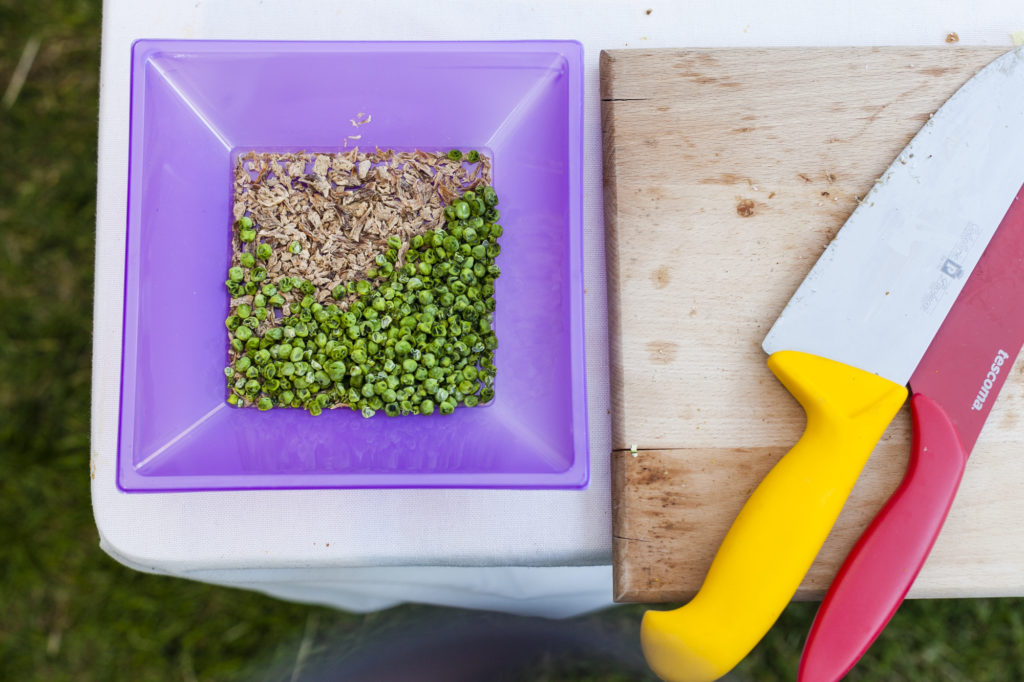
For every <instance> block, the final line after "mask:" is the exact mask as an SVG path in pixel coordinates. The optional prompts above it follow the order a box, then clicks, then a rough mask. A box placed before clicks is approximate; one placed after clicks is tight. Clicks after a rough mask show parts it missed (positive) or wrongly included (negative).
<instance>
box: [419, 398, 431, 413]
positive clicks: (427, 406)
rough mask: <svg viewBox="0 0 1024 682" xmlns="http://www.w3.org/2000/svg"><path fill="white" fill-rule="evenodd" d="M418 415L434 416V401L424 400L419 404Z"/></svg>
mask: <svg viewBox="0 0 1024 682" xmlns="http://www.w3.org/2000/svg"><path fill="white" fill-rule="evenodd" d="M420 414H434V401H433V400H424V401H423V402H422V403H420Z"/></svg>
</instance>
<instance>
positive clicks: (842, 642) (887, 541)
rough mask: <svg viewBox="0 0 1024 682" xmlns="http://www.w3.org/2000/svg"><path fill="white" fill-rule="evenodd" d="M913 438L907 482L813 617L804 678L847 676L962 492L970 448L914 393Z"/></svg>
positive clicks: (935, 407)
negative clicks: (961, 481)
mask: <svg viewBox="0 0 1024 682" xmlns="http://www.w3.org/2000/svg"><path fill="white" fill-rule="evenodd" d="M910 404H911V406H912V408H913V410H912V411H913V418H914V443H913V448H912V450H911V456H910V465H909V466H908V467H907V473H906V475H905V476H904V477H903V482H902V483H901V484H900V487H899V488H898V489H897V490H896V492H895V493H893V495H892V497H890V498H889V501H888V502H887V503H886V504H885V506H884V507H882V510H881V511H880V512H879V513H878V516H876V517H875V519H874V521H872V522H871V525H870V526H868V529H867V530H865V531H864V534H863V535H861V536H860V539H859V540H858V541H857V544H856V545H855V546H854V548H853V549H852V550H851V551H850V554H849V556H847V558H846V561H845V562H844V563H843V567H842V569H841V570H840V571H839V574H838V575H837V576H836V579H835V580H834V581H833V583H832V586H831V587H830V588H829V591H828V594H827V595H826V596H825V600H824V601H823V602H822V603H821V607H820V608H819V609H818V615H817V616H815V618H814V624H813V625H812V626H811V632H810V634H809V635H808V637H807V643H806V644H805V645H804V653H803V656H802V658H801V660H800V672H799V676H798V678H797V679H798V680H799V682H827V681H834V680H838V679H840V678H841V677H842V676H843V675H845V674H846V673H847V672H849V671H850V669H851V668H852V667H853V666H854V665H855V664H856V663H857V661H858V660H859V659H860V657H861V656H863V655H864V652H865V651H867V650H868V648H869V647H870V646H871V643H872V642H874V641H875V638H877V637H878V635H879V633H880V632H882V630H883V629H884V628H885V626H886V624H887V623H888V622H889V620H890V619H891V618H892V616H893V614H894V613H896V609H898V608H899V606H900V603H901V602H902V601H903V597H905V596H906V594H907V591H908V590H909V589H910V586H911V585H912V584H913V582H914V579H915V578H917V574H918V573H919V572H920V571H921V566H923V565H924V561H925V559H926V558H927V557H928V553H929V552H931V549H932V545H933V544H935V538H937V537H938V535H939V531H940V530H941V529H942V524H943V522H944V521H945V520H946V515H947V514H948V513H949V507H950V505H952V504H953V498H954V497H956V491H957V488H958V487H959V486H960V479H961V478H962V477H963V473H964V467H965V466H966V465H967V456H968V454H969V453H968V452H967V451H966V450H964V448H963V445H961V443H960V437H959V435H958V434H957V430H956V427H955V426H954V425H953V422H952V421H951V420H950V418H949V416H948V415H947V414H946V412H945V411H944V410H943V409H942V407H941V406H939V404H938V403H936V402H934V401H933V400H931V399H930V398H928V397H927V396H925V395H923V394H921V393H916V394H914V397H913V398H911V401H910Z"/></svg>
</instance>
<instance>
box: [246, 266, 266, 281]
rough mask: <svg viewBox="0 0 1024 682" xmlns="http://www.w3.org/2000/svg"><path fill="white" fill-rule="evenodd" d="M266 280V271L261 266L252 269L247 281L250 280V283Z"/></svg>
mask: <svg viewBox="0 0 1024 682" xmlns="http://www.w3.org/2000/svg"><path fill="white" fill-rule="evenodd" d="M266 278H267V270H266V268H264V267H262V266H260V267H255V268H253V269H252V270H250V271H249V279H250V280H251V282H262V281H263V280H265V279H266ZM251 282H250V283H251Z"/></svg>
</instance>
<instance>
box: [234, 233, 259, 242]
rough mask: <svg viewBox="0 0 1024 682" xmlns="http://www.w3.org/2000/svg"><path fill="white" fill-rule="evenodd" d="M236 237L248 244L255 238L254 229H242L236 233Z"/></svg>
mask: <svg viewBox="0 0 1024 682" xmlns="http://www.w3.org/2000/svg"><path fill="white" fill-rule="evenodd" d="M238 238H239V239H240V240H241V241H242V242H244V243H246V244H248V243H250V242H253V241H255V240H256V230H242V231H240V232H239V233H238Z"/></svg>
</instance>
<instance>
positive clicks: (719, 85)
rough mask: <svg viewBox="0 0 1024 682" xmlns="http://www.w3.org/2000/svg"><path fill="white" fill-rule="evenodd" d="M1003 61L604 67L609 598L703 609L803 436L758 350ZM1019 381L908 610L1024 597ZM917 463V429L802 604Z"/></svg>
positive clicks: (994, 420)
mask: <svg viewBox="0 0 1024 682" xmlns="http://www.w3.org/2000/svg"><path fill="white" fill-rule="evenodd" d="M1003 51H1004V50H1002V49H1001V48H960V47H952V46H950V47H944V48H926V49H908V48H863V49H761V50H747V49H729V50H618V51H610V52H605V53H603V54H602V56H601V97H602V129H603V139H604V192H605V222H606V226H607V254H608V278H609V279H608V290H609V317H610V320H609V322H610V349H611V388H612V425H613V433H612V437H613V448H614V452H613V453H612V476H613V479H612V480H613V491H612V494H613V514H614V538H615V539H614V567H615V579H614V585H615V587H614V596H615V599H616V600H618V601H647V602H661V601H681V600H685V599H688V598H689V597H691V596H692V595H693V594H694V593H695V592H696V591H697V589H698V588H699V586H700V584H701V582H702V580H703V578H704V575H705V573H706V571H707V568H708V566H709V565H710V563H711V559H712V557H713V556H714V553H715V551H716V550H717V548H718V545H719V544H720V543H721V541H722V538H723V537H724V536H725V533H726V531H727V530H728V528H729V525H730V524H731V523H732V520H733V518H734V517H735V516H736V514H737V513H738V511H739V509H740V507H741V506H742V505H743V502H744V501H745V500H746V497H747V496H748V494H749V493H750V492H751V490H752V489H753V488H754V487H755V486H756V485H757V483H758V482H760V480H761V479H762V478H763V477H764V475H765V474H766V473H767V472H768V470H769V469H770V468H771V467H772V465H773V464H774V463H775V462H776V461H777V460H778V459H779V458H780V457H781V456H782V455H783V454H785V452H786V451H787V450H788V449H789V447H790V446H791V445H792V444H793V443H794V442H796V440H797V439H798V438H799V436H800V433H801V431H802V429H803V425H804V416H803V412H802V411H801V409H800V408H799V406H798V405H797V403H796V402H795V401H794V400H793V399H792V398H791V397H790V396H789V394H788V393H787V392H786V391H785V389H783V388H782V386H781V385H780V384H779V383H778V382H777V381H776V379H775V378H774V376H773V375H772V374H771V373H770V372H769V370H768V369H767V367H766V366H765V355H764V353H763V352H762V350H761V347H760V344H761V340H762V338H763V337H764V335H765V333H766V332H767V330H768V329H769V327H770V326H771V324H772V322H773V321H774V320H775V318H776V317H777V316H778V314H779V312H780V311H781V310H782V308H783V307H784V305H785V304H786V302H787V301H788V300H789V297H790V296H791V295H792V293H793V292H794V291H795V290H796V288H797V286H798V285H799V283H800V281H801V280H802V279H803V277H804V275H805V274H806V273H807V271H808V270H809V269H810V267H811V266H812V265H813V264H814V262H815V260H816V259H817V257H818V255H819V254H820V253H821V251H822V250H823V249H824V247H825V245H826V244H827V243H828V242H829V240H831V238H832V237H833V236H834V235H835V233H836V232H837V231H838V230H839V228H840V227H841V226H842V224H843V222H844V221H845V220H846V218H847V216H848V215H849V214H850V213H851V211H852V210H853V209H854V207H855V206H856V204H857V201H858V199H859V198H860V197H863V196H864V195H865V194H866V193H867V192H868V190H869V189H870V188H871V186H872V183H873V182H874V181H875V179H876V178H877V177H878V176H879V175H880V174H881V173H882V172H883V171H884V170H885V168H886V167H887V166H888V165H889V163H890V162H891V161H892V159H893V158H894V157H895V156H896V154H897V153H898V152H899V151H900V150H901V149H902V148H903V147H904V145H906V143H907V142H908V141H909V140H910V138H911V137H913V135H914V133H916V131H917V130H918V129H919V128H920V127H921V125H922V124H923V123H924V122H925V121H927V120H928V117H929V115H930V114H931V113H932V112H934V111H935V110H936V109H937V108H938V107H939V106H940V105H941V104H942V103H943V102H944V101H945V100H946V99H947V98H948V97H949V96H950V95H951V94H952V93H953V92H954V91H955V90H956V89H957V87H959V86H960V85H961V84H962V83H963V82H964V81H965V80H967V78H969V77H970V76H971V75H972V74H973V73H975V72H976V71H977V70H978V69H979V68H981V67H982V66H983V65H985V64H986V63H988V62H989V61H990V60H992V59H993V58H995V57H996V56H998V55H999V54H1000V53H1002V52H1003ZM1022 374H1024V363H1018V364H1017V365H1016V366H1015V367H1014V368H1013V371H1012V377H1011V379H1010V380H1009V381H1008V382H1007V384H1006V387H1005V388H1004V390H1003V392H1002V394H1001V395H1000V398H999V401H998V403H997V404H996V406H995V408H994V410H993V412H992V414H991V416H990V418H989V421H988V423H987V425H986V427H985V430H984V432H983V433H982V435H981V438H980V440H979V441H978V444H977V446H976V448H975V450H974V454H973V456H972V459H971V461H970V463H969V465H968V468H967V472H966V474H965V477H964V480H963V484H962V487H961V491H960V495H959V497H958V498H957V501H956V502H955V504H954V506H953V509H952V511H951V513H950V516H949V519H948V521H947V523H946V527H945V529H944V531H943V533H942V535H941V536H940V538H939V540H938V542H937V543H936V545H935V549H934V551H933V552H932V555H931V558H930V559H929V560H928V563H927V564H926V565H925V568H924V570H923V571H922V573H921V575H920V576H919V578H918V581H917V583H916V584H915V587H914V588H913V590H912V592H911V596H918V597H939V596H982V595H1020V594H1024V502H1022V499H1024V420H1022V419H1021V416H1022V415H1024V377H1022ZM631 445H636V446H637V448H638V453H637V455H636V456H635V457H634V456H632V454H631V453H630V451H629V449H630V446H631ZM909 447H910V419H909V415H908V413H907V412H906V411H904V412H902V413H901V414H900V415H899V417H898V418H897V419H896V420H895V422H894V423H893V425H892V426H891V427H890V428H889V430H888V431H887V433H886V434H885V437H884V438H883V439H882V441H881V443H880V444H879V445H878V447H877V448H876V450H875V452H874V453H873V455H872V457H871V460H870V462H869V464H868V465H867V467H866V469H865V471H864V473H863V475H862V476H861V478H860V480H859V482H858V484H857V486H856V488H855V490H854V493H853V495H852V497H851V498H850V500H849V502H848V503H847V505H846V507H845V508H844V510H843V513H842V515H841V517H840V519H839V521H838V522H837V524H836V526H835V528H834V529H833V532H832V534H831V536H830V537H829V539H828V542H827V543H826V545H825V547H824V548H823V550H822V551H821V553H820V555H819V556H818V559H817V561H816V563H815V564H814V566H813V568H812V569H811V571H810V573H809V574H808V576H807V578H806V579H805V581H804V584H803V586H802V587H801V588H800V591H799V592H798V593H797V597H798V598H815V597H820V596H821V595H822V594H823V593H824V590H825V589H826V588H827V586H828V584H829V582H830V581H831V579H832V577H833V576H834V575H835V572H836V570H837V569H838V567H839V565H840V564H841V562H842V559H843V558H844V557H845V555H846V553H847V551H848V550H849V549H850V547H852V545H853V543H854V542H855V540H856V538H857V536H858V535H859V533H860V532H861V530H862V529H863V528H864V527H865V526H866V524H867V523H868V522H869V521H870V519H871V518H872V517H873V515H874V513H875V512H876V511H877V510H878V509H879V508H880V507H881V505H882V504H883V502H884V501H885V499H886V498H887V497H888V495H889V494H890V493H891V492H892V491H893V490H894V489H895V487H896V485H897V484H898V483H899V480H900V477H901V476H902V474H903V470H904V467H905V465H906V461H907V457H908V452H909Z"/></svg>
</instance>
